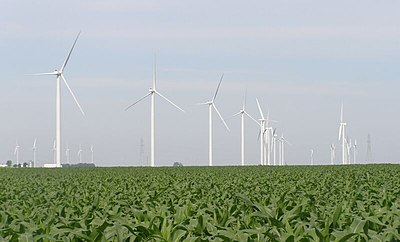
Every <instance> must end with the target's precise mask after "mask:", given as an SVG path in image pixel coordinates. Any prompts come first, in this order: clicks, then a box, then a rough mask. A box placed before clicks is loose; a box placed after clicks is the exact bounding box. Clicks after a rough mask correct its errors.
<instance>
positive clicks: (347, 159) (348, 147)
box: [346, 137, 351, 165]
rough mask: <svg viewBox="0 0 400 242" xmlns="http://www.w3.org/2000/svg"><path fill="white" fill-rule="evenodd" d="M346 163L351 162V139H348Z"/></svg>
mask: <svg viewBox="0 0 400 242" xmlns="http://www.w3.org/2000/svg"><path fill="white" fill-rule="evenodd" d="M346 164H348V165H350V164H351V139H349V137H347V139H346Z"/></svg>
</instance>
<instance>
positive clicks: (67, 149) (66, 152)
mask: <svg viewBox="0 0 400 242" xmlns="http://www.w3.org/2000/svg"><path fill="white" fill-rule="evenodd" d="M69 152H70V149H69V145H68V144H67V148H66V149H65V156H66V157H67V164H68V165H69V164H70V162H69Z"/></svg>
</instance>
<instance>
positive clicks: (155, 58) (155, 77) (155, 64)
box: [153, 53, 157, 90]
mask: <svg viewBox="0 0 400 242" xmlns="http://www.w3.org/2000/svg"><path fill="white" fill-rule="evenodd" d="M156 82H157V54H156V53H154V62H153V90H155V89H156Z"/></svg>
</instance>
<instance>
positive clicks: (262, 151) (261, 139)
mask: <svg viewBox="0 0 400 242" xmlns="http://www.w3.org/2000/svg"><path fill="white" fill-rule="evenodd" d="M256 102H257V106H258V111H259V112H260V116H261V118H260V119H258V120H259V121H260V150H261V152H260V156H261V157H260V164H261V165H264V162H265V153H264V152H265V150H264V148H265V146H264V144H265V141H264V138H265V136H264V132H265V121H266V120H265V118H264V114H263V111H262V110H261V106H260V102H258V99H257V98H256Z"/></svg>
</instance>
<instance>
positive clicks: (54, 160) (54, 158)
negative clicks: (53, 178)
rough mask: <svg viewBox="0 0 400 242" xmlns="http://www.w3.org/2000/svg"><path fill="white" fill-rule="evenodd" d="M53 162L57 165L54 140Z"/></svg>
mask: <svg viewBox="0 0 400 242" xmlns="http://www.w3.org/2000/svg"><path fill="white" fill-rule="evenodd" d="M52 151H53V162H54V164H57V146H56V141H55V140H54V142H53V149H52Z"/></svg>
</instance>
